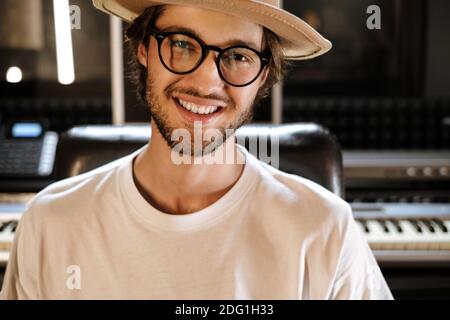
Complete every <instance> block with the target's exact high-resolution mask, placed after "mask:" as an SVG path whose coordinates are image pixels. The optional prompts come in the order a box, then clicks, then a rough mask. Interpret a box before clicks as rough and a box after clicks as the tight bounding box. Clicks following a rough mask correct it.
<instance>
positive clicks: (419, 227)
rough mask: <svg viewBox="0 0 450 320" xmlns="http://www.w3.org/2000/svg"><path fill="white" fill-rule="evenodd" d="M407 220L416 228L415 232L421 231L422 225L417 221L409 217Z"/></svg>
mask: <svg viewBox="0 0 450 320" xmlns="http://www.w3.org/2000/svg"><path fill="white" fill-rule="evenodd" d="M409 222H410V223H411V224H412V225H413V226H414V228H415V229H416V231H417V232H419V233H422V232H423V230H422V227H421V226H420V224H419V222H418V221H416V220H414V219H410V220H409Z"/></svg>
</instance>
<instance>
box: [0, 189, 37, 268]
mask: <svg viewBox="0 0 450 320" xmlns="http://www.w3.org/2000/svg"><path fill="white" fill-rule="evenodd" d="M34 196H35V193H0V266H4V265H6V263H7V262H8V259H9V251H10V250H11V246H12V243H13V241H14V235H15V231H16V228H17V225H18V223H19V221H20V218H21V216H22V213H23V211H24V210H25V205H26V203H27V202H28V201H29V200H31V199H32V198H33V197H34Z"/></svg>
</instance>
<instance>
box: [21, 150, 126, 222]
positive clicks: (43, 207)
mask: <svg viewBox="0 0 450 320" xmlns="http://www.w3.org/2000/svg"><path fill="white" fill-rule="evenodd" d="M129 163H131V158H130V156H126V157H123V158H120V159H118V160H115V161H113V162H110V163H108V164H106V165H103V166H101V167H99V168H97V169H94V170H91V171H89V172H86V173H83V174H81V175H78V176H75V177H71V178H67V179H64V180H61V181H58V182H55V183H53V184H51V185H49V186H48V187H46V188H45V189H44V190H42V191H41V192H39V193H38V194H37V195H36V196H35V197H34V198H33V199H32V200H31V201H30V202H29V203H28V204H27V206H26V210H25V214H24V216H23V218H26V219H32V220H36V223H37V222H40V221H45V222H48V221H49V220H51V219H59V220H61V219H60V218H61V217H64V218H68V217H69V216H71V215H72V216H77V218H81V217H82V216H83V214H86V213H88V212H92V211H93V210H94V209H95V207H98V206H100V205H101V204H102V203H106V202H108V201H109V200H110V199H111V198H114V193H116V192H117V177H118V172H119V170H120V169H121V168H122V167H123V166H126V165H127V164H129Z"/></svg>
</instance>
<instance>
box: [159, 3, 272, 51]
mask: <svg viewBox="0 0 450 320" xmlns="http://www.w3.org/2000/svg"><path fill="white" fill-rule="evenodd" d="M180 17H182V19H180ZM156 27H157V28H158V29H159V30H164V29H167V28H176V27H181V28H189V29H192V30H194V31H195V32H196V33H197V34H198V35H199V36H200V37H201V38H202V40H203V41H205V42H206V43H207V44H210V45H217V46H220V45H221V44H224V43H228V42H232V41H236V40H240V41H244V42H248V43H254V44H256V46H257V47H258V48H261V47H262V42H263V28H262V27H261V26H260V25H258V24H256V23H254V22H251V21H249V20H245V19H242V18H239V17H235V16H232V15H229V14H225V13H221V12H217V11H212V10H207V9H202V8H196V7H188V6H179V5H167V6H165V8H164V11H163V13H162V15H161V16H160V17H159V19H158V21H157V22H156Z"/></svg>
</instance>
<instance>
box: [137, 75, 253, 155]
mask: <svg viewBox="0 0 450 320" xmlns="http://www.w3.org/2000/svg"><path fill="white" fill-rule="evenodd" d="M153 83H154V82H153V79H152V76H151V75H150V74H149V75H148V80H147V91H146V100H147V104H148V107H149V110H150V115H151V117H152V120H153V121H154V122H155V124H156V127H157V128H158V130H159V132H160V133H161V136H162V137H163V138H164V140H165V141H166V143H167V145H168V146H169V148H170V149H172V150H173V149H174V148H175V147H176V146H177V145H178V144H179V143H186V142H185V141H182V142H180V141H176V140H174V139H173V138H172V137H173V133H174V131H175V130H178V129H186V130H188V131H189V133H190V137H191V141H190V145H191V148H190V151H191V154H190V156H191V157H201V156H206V155H208V154H210V153H213V152H215V151H216V150H217V149H219V148H220V147H221V146H222V145H223V144H224V143H225V142H226V141H227V140H228V139H229V138H230V136H232V135H230V132H231V133H232V134H234V133H235V132H236V130H237V129H239V128H240V127H241V126H243V125H244V124H246V123H248V122H250V121H251V120H252V119H253V109H254V108H253V105H252V106H250V107H249V108H244V111H241V112H239V113H238V114H237V115H236V117H235V118H234V119H233V120H232V121H230V122H229V123H228V124H226V125H224V126H221V127H218V128H214V129H215V130H216V132H218V133H219V137H218V136H217V135H216V136H215V137H214V138H213V139H211V140H212V141H207V140H206V141H205V139H204V136H202V137H201V138H202V139H201V140H202V143H201V146H200V147H199V146H197V145H196V144H195V143H194V135H195V132H194V125H193V124H189V125H187V127H186V128H176V127H175V126H174V125H173V124H171V123H170V120H169V110H168V108H167V107H166V108H164V106H163V105H162V104H161V103H160V102H159V98H158V94H157V93H156V92H155V91H156V90H155V89H154V85H153ZM174 92H177V93H184V94H187V95H192V96H195V97H201V98H210V99H216V100H221V101H224V102H225V101H226V102H227V109H228V108H230V109H234V110H237V108H236V104H235V103H234V102H233V101H232V100H231V99H224V97H218V96H215V95H210V96H202V95H200V94H199V93H198V92H197V91H196V90H195V89H192V88H191V89H186V90H182V89H176V87H175V84H172V85H170V86H169V87H167V88H166V89H165V90H164V95H165V97H166V98H167V100H169V101H170V99H172V94H173V93H174ZM183 150H184V149H183Z"/></svg>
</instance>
